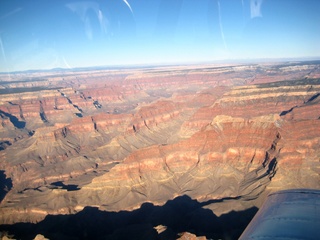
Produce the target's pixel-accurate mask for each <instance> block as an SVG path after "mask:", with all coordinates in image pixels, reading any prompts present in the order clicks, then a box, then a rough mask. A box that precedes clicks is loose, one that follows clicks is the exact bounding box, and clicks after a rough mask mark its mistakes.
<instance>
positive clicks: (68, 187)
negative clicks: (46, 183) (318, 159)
mask: <svg viewBox="0 0 320 240" xmlns="http://www.w3.org/2000/svg"><path fill="white" fill-rule="evenodd" d="M51 185H52V186H54V188H55V187H58V188H61V189H66V190H67V191H68V192H69V191H77V190H80V188H78V185H75V184H68V185H65V184H64V183H63V182H61V181H59V182H54V183H51Z"/></svg>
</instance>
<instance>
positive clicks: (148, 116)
mask: <svg viewBox="0 0 320 240" xmlns="http://www.w3.org/2000/svg"><path fill="white" fill-rule="evenodd" d="M46 74H48V73H46ZM44 76H45V77H46V80H43V81H40V82H37V87H41V90H39V91H38V90H36V89H34V88H32V87H30V86H29V85H28V83H25V84H24V85H21V83H20V82H19V81H16V82H18V83H14V82H13V83H10V81H8V83H6V84H2V85H3V87H4V89H13V90H15V91H16V93H12V94H2V95H1V101H0V121H1V125H0V133H1V135H0V141H1V145H0V150H1V151H0V170H1V171H0V173H1V175H0V178H1V179H3V184H2V185H1V188H2V189H0V191H1V192H0V200H1V204H0V224H13V223H18V222H39V221H44V219H45V218H46V217H47V216H51V215H57V214H64V215H68V214H77V213H78V214H79V213H81V212H83V211H85V209H86V207H88V206H90V207H95V208H98V209H99V211H105V212H110V211H116V212H117V211H123V210H126V211H135V210H136V209H139V208H140V207H141V206H143V204H146V203H152V204H154V205H155V206H162V205H164V204H166V203H167V202H168V200H172V199H175V198H177V197H179V196H188V197H189V198H191V199H194V200H195V201H197V202H198V203H200V205H199V207H198V208H199V209H202V207H203V208H205V209H206V210H208V211H210V212H211V213H214V215H215V216H217V217H222V216H224V215H225V214H228V213H230V212H231V211H238V212H241V211H246V210H248V209H250V208H252V207H254V206H258V207H259V206H260V204H261V202H262V201H263V200H264V198H265V196H266V194H268V193H269V192H272V191H276V190H280V189H287V188H319V187H320V178H319V155H320V150H319V149H320V121H319V119H320V113H319V109H320V108H319V104H320V100H319V99H320V80H319V78H318V77H319V67H318V65H317V64H315V63H305V65H303V64H297V65H294V64H292V63H288V64H284V65H270V64H261V65H234V66H219V67H212V66H210V67H208V66H205V67H203V66H202V67H191V66H189V67H185V68H183V67H168V68H155V69H133V70H132V69H128V70H124V71H122V72H120V71H119V72H117V71H111V70H108V71H103V70H101V71H92V72H91V74H88V73H86V72H76V73H74V74H66V75H63V74H61V77H59V76H58V75H57V74H55V75H54V76H50V75H44ZM62 79H63V81H62ZM284 80H285V81H284ZM60 83H63V84H61V85H59V84H60ZM21 86H23V87H25V88H24V89H23V90H21V89H20V87H21ZM32 86H33V85H32ZM55 86H59V87H55ZM18 88H19V89H18ZM13 90H12V91H13ZM18 90H19V91H18ZM1 196H2V197H1ZM202 203H203V205H201V204H202ZM204 203H205V204H204ZM70 216H72V215H70ZM148 224H150V222H149V223H148ZM155 224H157V225H155ZM161 224H163V222H161V221H159V222H152V225H151V226H149V225H148V226H146V225H143V226H142V225H141V226H140V227H141V229H145V231H147V232H149V233H150V234H151V235H150V236H157V235H159V236H160V235H161V232H162V231H160V230H161V229H162V228H161V227H157V226H161ZM163 226H165V225H163ZM121 227H123V228H125V227H126V226H125V225H121ZM159 229H160V230H159ZM0 230H1V227H0ZM180 230H181V229H179V228H174V229H173V230H172V231H173V232H174V234H177V233H183V232H188V230H189V229H182V230H183V231H182V230H181V231H180ZM115 231H116V230H115ZM159 231H160V232H159ZM170 231H171V230H170ZM239 231H240V230H239ZM239 231H238V232H235V233H234V234H235V235H234V236H238V235H239V234H241V232H239ZM35 233H36V232H35ZM37 233H39V234H43V235H44V236H46V237H47V235H46V234H45V232H37ZM167 233H168V232H167ZM195 233H196V235H191V234H190V233H185V234H182V235H181V234H180V236H181V239H186V238H188V237H192V238H194V239H196V236H204V235H205V236H207V237H208V236H209V235H206V234H202V232H201V231H200V230H199V231H198V232H195ZM108 234H109V233H108ZM114 234H118V233H116V232H114ZM119 234H120V233H119ZM174 234H173V235H174ZM188 234H190V235H188ZM237 234H238V235H237ZM173 235H172V236H173ZM35 236H36V235H34V236H33V237H35ZM114 236H115V235H114ZM199 239H200V238H199Z"/></svg>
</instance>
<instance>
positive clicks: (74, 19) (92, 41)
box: [0, 0, 320, 72]
mask: <svg viewBox="0 0 320 240" xmlns="http://www.w3.org/2000/svg"><path fill="white" fill-rule="evenodd" d="M319 12H320V1H319V0H96V1H74V0H73V1H71V0H68V1H67V0H59V1H52V0H32V1H31V0H30V1H25V0H2V1H1V2H0V72H10V71H20V70H30V69H51V68H57V67H63V68H73V67H88V66H108V65H110V66H113V65H135V64H172V63H198V62H208V61H219V60H230V61H233V60H236V59H261V58H304V57H313V58H320V14H319Z"/></svg>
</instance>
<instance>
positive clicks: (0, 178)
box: [0, 171, 12, 202]
mask: <svg viewBox="0 0 320 240" xmlns="http://www.w3.org/2000/svg"><path fill="white" fill-rule="evenodd" d="M11 188H12V181H11V178H7V176H6V174H5V172H4V171H0V202H1V201H2V200H3V199H4V197H5V196H6V195H7V193H8V192H9V191H10V190H11Z"/></svg>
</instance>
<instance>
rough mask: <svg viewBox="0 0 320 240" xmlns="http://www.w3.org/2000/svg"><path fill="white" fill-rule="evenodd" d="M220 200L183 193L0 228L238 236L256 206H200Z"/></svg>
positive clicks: (78, 234) (75, 234) (77, 234)
mask: <svg viewBox="0 0 320 240" xmlns="http://www.w3.org/2000/svg"><path fill="white" fill-rule="evenodd" d="M227 200H230V198H228V199H226V201H227ZM221 201H223V200H212V201H208V202H205V203H200V202H198V201H196V200H192V199H191V198H190V197H189V196H186V195H184V196H180V197H177V198H175V199H173V200H169V201H167V202H166V203H165V204H164V205H163V206H155V205H153V204H152V203H144V204H142V206H141V207H140V208H139V209H136V210H133V211H120V212H107V211H100V210H99V209H98V208H96V207H86V208H84V209H83V210H82V211H80V212H78V213H77V214H73V215H48V216H47V217H46V218H45V219H44V220H43V221H41V222H39V223H37V224H32V223H17V224H13V225H2V226H0V231H7V232H8V233H9V234H13V235H14V236H15V237H16V238H18V239H33V238H34V237H35V236H36V234H42V235H44V236H45V237H47V238H49V239H116V240H124V239H137V240H138V239H139V240H143V239H146V240H152V239H166V240H170V239H177V238H178V237H179V235H178V233H182V232H190V233H194V234H196V235H197V236H206V237H207V238H208V239H238V238H239V236H240V235H241V233H242V232H243V230H244V229H245V227H246V226H247V225H248V223H249V222H250V221H251V219H252V218H253V216H254V215H255V213H256V212H257V210H258V209H257V208H255V207H253V208H250V209H247V210H244V211H239V212H236V211H232V212H229V213H227V214H223V215H221V216H220V217H217V216H216V215H215V214H214V213H213V212H212V211H211V210H209V209H205V208H203V207H204V206H206V205H208V204H212V203H213V204H214V203H216V202H221ZM230 204H232V201H231V202H230ZM159 225H163V226H166V228H162V229H163V231H162V232H160V231H159V233H158V232H157V230H156V229H155V227H156V226H159Z"/></svg>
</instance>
